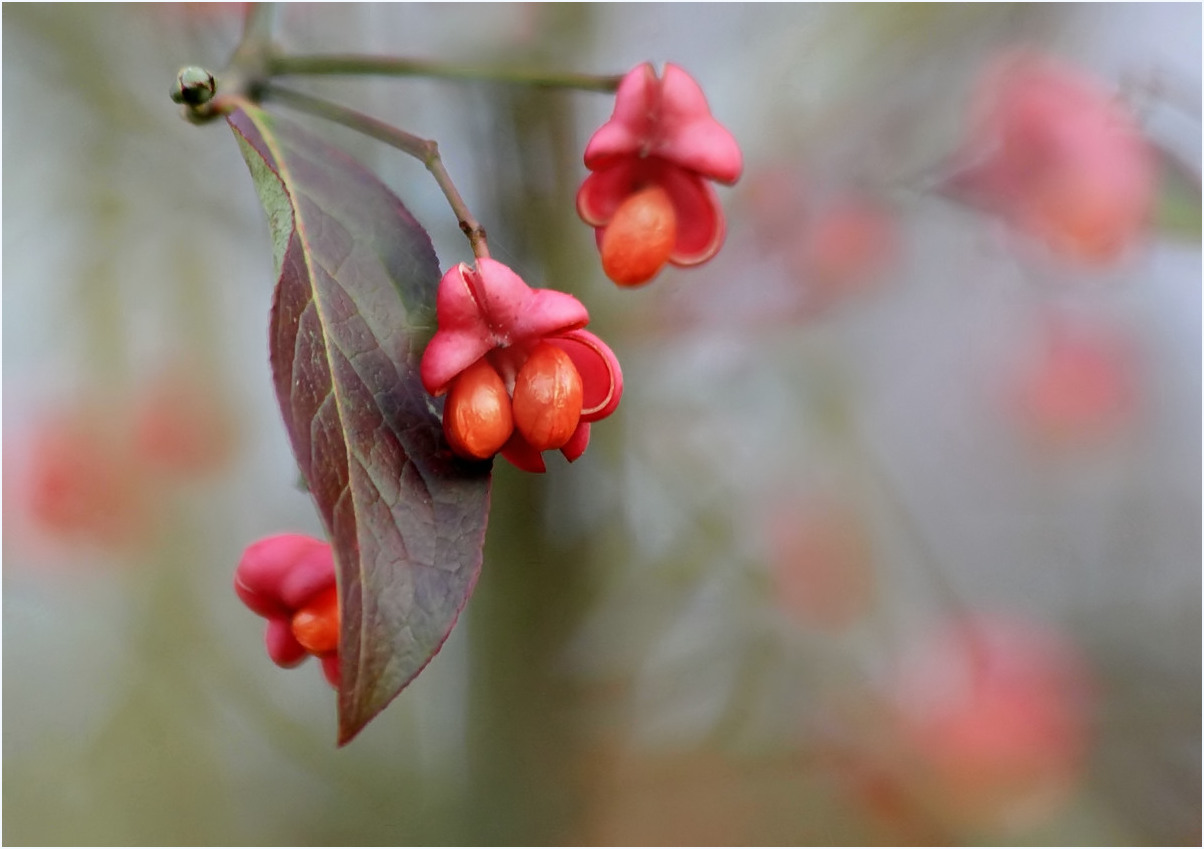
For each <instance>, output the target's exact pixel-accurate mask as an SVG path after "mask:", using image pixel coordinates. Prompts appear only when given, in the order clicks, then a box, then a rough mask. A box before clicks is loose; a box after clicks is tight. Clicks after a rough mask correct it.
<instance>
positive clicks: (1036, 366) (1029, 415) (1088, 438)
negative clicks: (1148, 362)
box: [1013, 318, 1139, 448]
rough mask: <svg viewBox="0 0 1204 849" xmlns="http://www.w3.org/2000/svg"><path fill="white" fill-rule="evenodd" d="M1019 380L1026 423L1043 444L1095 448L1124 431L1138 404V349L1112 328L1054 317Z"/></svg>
mask: <svg viewBox="0 0 1204 849" xmlns="http://www.w3.org/2000/svg"><path fill="white" fill-rule="evenodd" d="M1043 334H1044V335H1043V338H1042V339H1041V340H1040V342H1039V346H1038V348H1037V350H1036V351H1034V352H1033V355H1032V356H1031V358H1030V360H1029V361H1028V362H1027V363H1026V364H1024V365H1023V367H1022V368H1021V369H1020V371H1019V373H1018V374H1017V376H1016V378H1015V387H1014V390H1013V391H1014V393H1015V404H1016V409H1017V414H1018V416H1019V418H1020V421H1021V424H1022V425H1023V426H1024V427H1025V429H1026V430H1027V431H1028V432H1029V433H1030V434H1031V436H1032V437H1033V438H1034V439H1035V440H1036V441H1037V442H1038V443H1039V444H1041V445H1043V446H1046V447H1051V448H1061V447H1066V446H1069V445H1073V444H1091V443H1095V442H1099V441H1101V440H1106V439H1108V438H1110V437H1113V436H1115V435H1116V434H1118V433H1119V432H1121V431H1122V430H1123V429H1124V428H1125V427H1126V426H1127V425H1128V424H1129V423H1131V422H1132V420H1133V418H1134V415H1135V412H1136V408H1137V403H1138V396H1139V392H1138V371H1137V367H1136V355H1135V351H1134V349H1133V345H1132V344H1131V343H1130V342H1129V340H1128V339H1126V338H1125V337H1123V336H1122V335H1121V334H1120V333H1119V332H1117V331H1115V330H1114V329H1112V328H1110V327H1104V326H1100V325H1091V324H1085V323H1082V322H1077V323H1076V322H1072V321H1069V320H1066V319H1060V318H1054V319H1051V320H1049V321H1048V322H1047V325H1046V327H1045V328H1044V330H1043Z"/></svg>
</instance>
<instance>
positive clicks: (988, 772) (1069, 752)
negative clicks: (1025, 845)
mask: <svg viewBox="0 0 1204 849" xmlns="http://www.w3.org/2000/svg"><path fill="white" fill-rule="evenodd" d="M1088 702H1089V686H1088V684H1087V672H1086V667H1085V664H1084V662H1083V660H1082V659H1081V657H1080V656H1079V655H1078V653H1077V652H1076V651H1075V649H1074V647H1073V646H1072V645H1071V644H1070V643H1069V642H1068V641H1067V640H1066V639H1065V638H1063V637H1062V636H1061V635H1059V634H1058V633H1056V632H1054V631H1052V630H1050V629H1048V628H1046V627H1043V626H1040V625H1037V624H1034V623H1032V622H1027V621H1024V620H1021V619H1014V618H999V617H984V616H978V617H975V618H973V619H968V620H963V621H955V622H951V623H947V624H945V625H944V626H942V627H940V628H939V629H937V630H936V631H935V632H934V633H932V634H930V635H929V636H928V638H927V639H926V640H924V641H922V642H921V643H919V644H917V645H915V646H913V647H912V648H911V650H910V651H909V652H908V653H907V654H906V655H905V656H904V659H903V662H902V664H901V665H900V667H899V669H898V670H897V677H896V679H895V684H894V690H893V705H894V709H895V714H896V720H897V723H898V731H899V734H900V737H901V742H902V744H903V747H904V751H906V752H907V753H908V755H909V758H910V760H909V763H910V764H911V765H912V767H914V770H915V771H914V776H913V777H914V778H915V779H916V782H917V784H918V786H919V789H920V792H921V794H922V795H923V796H924V797H925V798H926V799H927V800H928V801H929V803H931V804H934V805H936V806H937V807H938V808H939V809H940V810H941V811H943V812H944V814H945V815H946V816H949V817H951V818H952V819H954V820H955V821H957V822H959V823H961V824H965V825H972V826H979V827H1006V826H1024V825H1031V824H1033V823H1035V822H1037V821H1039V820H1040V819H1042V818H1044V817H1045V816H1047V815H1049V814H1051V813H1053V812H1054V811H1056V809H1057V808H1058V807H1059V806H1060V805H1062V804H1063V803H1064V802H1065V801H1066V800H1067V798H1068V797H1069V795H1070V794H1071V792H1072V791H1073V790H1074V788H1075V785H1076V784H1077V782H1078V780H1079V778H1080V775H1081V772H1082V769H1083V764H1084V759H1085V757H1086V754H1087V748H1088Z"/></svg>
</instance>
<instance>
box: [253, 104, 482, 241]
mask: <svg viewBox="0 0 1204 849" xmlns="http://www.w3.org/2000/svg"><path fill="white" fill-rule="evenodd" d="M263 96H264V99H265V100H275V101H276V102H277V103H280V104H282V105H284V106H289V107H291V108H293V109H297V110H300V111H302V112H306V113H308V114H310V115H315V116H317V117H319V118H325V119H326V120H328V121H332V122H334V123H336V124H341V125H343V126H344V127H349V128H351V129H353V130H356V131H358V132H361V133H363V134H364V135H366V136H371V137H372V138H374V139H376V140H378V141H382V142H384V143H385V144H387V145H389V146H390V147H395V148H397V149H398V150H400V151H401V152H403V153H407V154H409V155H410V156H413V157H414V158H415V159H417V160H419V161H420V162H422V164H423V165H425V166H426V169H427V170H428V171H430V172H431V176H433V177H434V178H435V182H436V183H438V184H439V188H440V189H442V190H443V195H444V197H446V198H447V202H448V203H449V204H450V205H451V208H452V212H454V213H455V215H456V218H457V220H458V221H459V223H460V229H461V230H462V231H463V232H464V235H465V236H467V237H468V243H469V245H471V246H472V253H473V256H475V257H477V258H478V259H483V258H487V257H488V256H489V246H488V244H487V243H486V240H485V228H484V227H482V226H481V224H480V222H479V221H477V219H476V218H475V217H474V216H473V214H472V212H470V211H469V209H468V205H467V204H466V203H464V199H463V198H462V197H461V196H460V192H459V190H457V189H456V186H455V184H454V183H453V182H452V179H451V176H450V175H449V174H448V173H447V169H446V168H445V167H444V166H443V159H442V157H440V155H439V145H438V143H436V142H435V141H433V140H432V139H424V138H422V137H420V136H416V135H413V134H412V133H407V132H406V131H405V130H399V129H398V128H396V127H393V126H390V125H389V124H386V123H384V122H382V121H378V120H376V119H375V118H371V117H369V116H367V115H364V114H363V113H362V112H357V111H355V110H354V109H348V108H346V107H345V106H339V105H338V104H337V103H331V102H330V101H328V100H323V99H322V98H320V97H314V96H313V95H310V94H304V93H302V92H299V91H294V90H293V89H289V88H283V87H281V86H279V85H276V84H275V83H269V84H267V85H266V86H265V88H264V90H263Z"/></svg>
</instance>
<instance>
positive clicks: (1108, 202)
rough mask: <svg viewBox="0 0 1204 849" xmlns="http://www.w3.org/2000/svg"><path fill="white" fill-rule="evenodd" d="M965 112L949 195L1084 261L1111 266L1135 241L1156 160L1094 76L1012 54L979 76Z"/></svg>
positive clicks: (1034, 56)
mask: <svg viewBox="0 0 1204 849" xmlns="http://www.w3.org/2000/svg"><path fill="white" fill-rule="evenodd" d="M972 109H973V112H972V115H971V118H970V128H969V133H968V138H967V139H966V142H965V144H964V146H963V148H962V150H961V152H960V154H959V155H958V157H957V174H956V176H955V177H954V178H953V180H952V186H951V188H952V189H953V191H954V193H955V194H958V195H960V196H962V197H964V198H965V199H966V200H969V201H971V202H973V203H975V204H977V205H980V206H982V207H983V208H985V209H987V210H989V211H991V212H994V213H996V214H998V215H1001V216H1002V217H1003V218H1005V219H1006V220H1008V221H1009V222H1010V223H1011V224H1012V225H1013V226H1014V227H1016V228H1017V229H1018V230H1021V231H1023V232H1025V233H1028V234H1029V235H1031V236H1034V237H1036V238H1038V239H1040V240H1042V241H1044V242H1045V243H1046V244H1047V245H1048V246H1049V247H1050V248H1051V249H1052V250H1053V251H1054V252H1055V253H1058V254H1060V255H1062V256H1064V257H1067V258H1070V259H1072V260H1077V261H1080V262H1083V263H1087V264H1103V263H1107V262H1110V261H1113V260H1115V259H1117V258H1118V257H1119V256H1120V255H1121V254H1122V253H1123V252H1124V251H1125V250H1126V249H1128V248H1130V247H1131V246H1133V245H1134V243H1135V242H1137V241H1138V240H1139V239H1140V237H1141V235H1142V231H1143V228H1144V226H1145V224H1146V222H1147V219H1148V217H1149V214H1150V208H1151V204H1152V199H1153V192H1154V177H1155V162H1154V157H1153V155H1152V153H1151V150H1150V147H1149V146H1148V144H1147V143H1146V141H1145V139H1144V138H1143V137H1142V134H1141V130H1140V128H1139V127H1138V126H1137V123H1136V121H1135V120H1134V118H1133V117H1132V115H1130V113H1129V112H1128V110H1126V109H1125V108H1124V106H1123V105H1122V104H1121V103H1119V102H1118V101H1117V100H1116V98H1114V97H1112V96H1111V95H1110V94H1109V93H1108V92H1107V91H1105V90H1104V89H1103V88H1102V87H1101V86H1100V85H1099V84H1098V83H1097V82H1096V81H1095V80H1094V79H1092V78H1091V77H1089V76H1087V75H1085V74H1084V73H1082V72H1080V71H1079V70H1077V69H1075V68H1072V67H1070V66H1068V65H1065V64H1062V63H1061V62H1059V61H1057V60H1055V59H1053V58H1050V57H1046V56H1041V55H1038V54H1034V53H1024V52H1022V53H1015V54H1009V55H1008V56H1005V57H1004V58H1003V59H1001V60H999V61H998V62H996V63H994V64H993V65H992V66H991V67H990V68H989V69H988V70H987V72H986V73H985V74H984V77H983V79H982V81H981V82H980V84H979V87H978V89H977V92H976V93H975V95H974V102H973V107H972Z"/></svg>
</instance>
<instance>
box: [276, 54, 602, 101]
mask: <svg viewBox="0 0 1204 849" xmlns="http://www.w3.org/2000/svg"><path fill="white" fill-rule="evenodd" d="M267 73H268V75H269V76H286V75H289V74H320V75H327V76H340V75H346V76H362V75H370V74H375V75H381V76H394V77H434V78H437V79H445V80H478V81H481V82H495V83H507V84H512V85H529V86H536V87H541V88H571V89H578V90H581V91H597V92H603V93H613V92H614V91H615V90H617V89H618V87H619V82H620V81H621V80H622V79H623V78H622V77H621V76H595V75H592V74H574V73H558V72H548V71H540V70H534V69H522V68H467V67H462V66H457V65H443V64H440V63H437V62H427V61H424V60H421V59H398V58H395V57H392V56H367V55H356V54H330V55H326V56H269V57H268V59H267Z"/></svg>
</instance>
